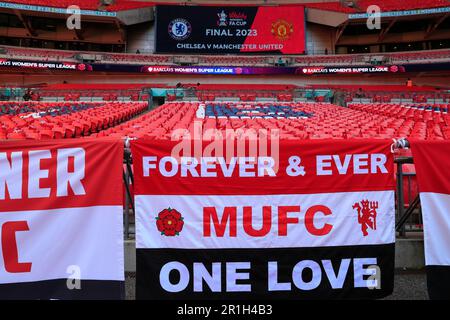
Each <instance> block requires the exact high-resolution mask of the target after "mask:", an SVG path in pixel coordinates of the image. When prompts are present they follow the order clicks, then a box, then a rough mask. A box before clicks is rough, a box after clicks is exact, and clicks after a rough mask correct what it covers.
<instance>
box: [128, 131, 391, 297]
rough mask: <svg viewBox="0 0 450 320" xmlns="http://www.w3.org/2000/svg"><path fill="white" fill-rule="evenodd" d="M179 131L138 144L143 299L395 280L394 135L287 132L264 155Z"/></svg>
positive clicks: (337, 290)
mask: <svg viewBox="0 0 450 320" xmlns="http://www.w3.org/2000/svg"><path fill="white" fill-rule="evenodd" d="M177 143H179V142H171V141H158V140H142V139H140V140H137V141H133V142H132V145H131V148H132V154H133V165H134V172H135V194H136V196H135V204H136V247H137V289H136V290H137V291H136V294H137V298H138V299H224V298H225V299H229V298H232V299H240V298H242V299H254V298H265V299H298V298H306V299H308V298H378V297H383V296H386V295H388V294H390V293H391V292H392V288H393V270H394V243H395V233H394V214H395V210H394V185H395V183H394V174H393V155H392V153H391V151H390V144H391V142H390V141H382V140H370V141H367V140H366V141H357V140H355V141H350V140H349V141H339V143H336V141H300V142H299V141H281V142H280V145H279V150H278V151H277V152H276V153H274V154H271V155H265V156H242V155H241V156H233V155H230V154H228V155H227V156H221V155H222V154H226V152H223V153H222V152H217V150H218V149H220V148H216V152H212V155H211V152H210V149H211V145H208V143H210V144H211V142H206V141H204V142H203V143H201V144H200V149H199V150H200V152H197V153H195V152H193V154H194V155H192V154H187V152H184V153H181V154H177V152H174V150H179V148H178V147H179V145H178V144H177ZM219 144H220V143H219ZM215 146H216V147H217V146H218V142H216V145H215ZM197 148H198V145H197ZM188 149H189V148H187V149H186V150H188ZM208 150H209V151H208ZM197 151H198V150H197ZM208 153H209V154H208ZM206 154H208V155H206ZM306 270H308V271H306ZM177 274H178V275H177ZM175 275H177V276H175Z"/></svg>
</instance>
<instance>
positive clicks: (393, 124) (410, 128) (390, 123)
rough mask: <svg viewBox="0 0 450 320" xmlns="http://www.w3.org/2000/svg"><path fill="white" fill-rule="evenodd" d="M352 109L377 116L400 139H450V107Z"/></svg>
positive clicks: (356, 106) (372, 106) (353, 106)
mask: <svg viewBox="0 0 450 320" xmlns="http://www.w3.org/2000/svg"><path fill="white" fill-rule="evenodd" d="M350 108H351V109H353V110H358V111H362V112H365V113H367V114H370V115H371V116H373V115H376V116H378V117H379V118H380V119H382V120H383V121H382V123H381V126H382V128H383V129H389V130H391V131H393V132H395V133H396V135H397V136H399V137H410V138H413V139H421V140H424V139H428V140H443V139H450V116H449V114H448V111H449V108H450V105H448V104H439V105H433V106H431V105H393V104H351V105H350Z"/></svg>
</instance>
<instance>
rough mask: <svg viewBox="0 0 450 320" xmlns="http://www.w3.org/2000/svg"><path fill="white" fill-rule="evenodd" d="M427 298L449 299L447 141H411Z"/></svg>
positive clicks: (449, 156) (449, 164)
mask: <svg viewBox="0 0 450 320" xmlns="http://www.w3.org/2000/svg"><path fill="white" fill-rule="evenodd" d="M411 150H412V153H413V157H414V164H415V167H416V173H417V183H418V186H419V192H420V203H421V206H422V215H423V228H424V239H425V264H426V270H427V286H428V294H429V296H430V299H447V300H448V299H450V142H449V141H412V142H411Z"/></svg>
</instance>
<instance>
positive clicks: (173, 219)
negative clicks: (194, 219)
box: [156, 208, 184, 237]
mask: <svg viewBox="0 0 450 320" xmlns="http://www.w3.org/2000/svg"><path fill="white" fill-rule="evenodd" d="M183 225H184V221H183V217H182V215H181V213H179V212H178V211H177V210H175V209H172V208H167V209H164V210H163V211H161V212H160V213H158V216H157V217H156V227H157V228H158V231H159V232H161V235H164V236H167V237H173V236H178V235H180V232H181V230H183Z"/></svg>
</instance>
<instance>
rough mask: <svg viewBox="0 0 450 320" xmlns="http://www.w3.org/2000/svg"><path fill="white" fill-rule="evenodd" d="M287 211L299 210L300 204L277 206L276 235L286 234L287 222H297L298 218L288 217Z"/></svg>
mask: <svg viewBox="0 0 450 320" xmlns="http://www.w3.org/2000/svg"><path fill="white" fill-rule="evenodd" d="M288 212H300V206H280V207H278V235H279V236H287V224H288V223H291V224H294V223H298V218H288V216H287V214H288Z"/></svg>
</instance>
